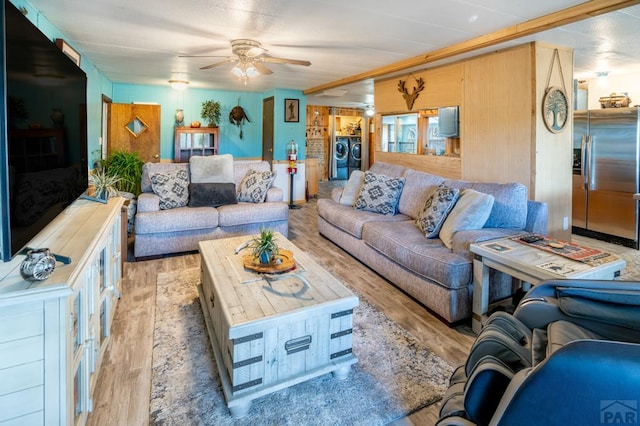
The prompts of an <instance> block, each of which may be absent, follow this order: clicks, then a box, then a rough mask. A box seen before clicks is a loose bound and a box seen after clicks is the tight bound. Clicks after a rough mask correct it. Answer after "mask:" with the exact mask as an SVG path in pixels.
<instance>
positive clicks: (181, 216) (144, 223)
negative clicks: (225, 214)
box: [135, 207, 218, 235]
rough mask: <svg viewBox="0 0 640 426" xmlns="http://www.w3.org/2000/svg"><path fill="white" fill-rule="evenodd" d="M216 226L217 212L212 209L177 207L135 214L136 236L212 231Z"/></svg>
mask: <svg viewBox="0 0 640 426" xmlns="http://www.w3.org/2000/svg"><path fill="white" fill-rule="evenodd" d="M217 226H218V211H217V209H215V208H213V207H177V208H175V209H173V210H171V214H167V213H166V212H162V211H157V212H147V213H141V212H138V213H137V214H136V224H135V229H136V234H140V235H142V234H155V233H159V232H180V231H192V230H202V229H214V228H216V227H217Z"/></svg>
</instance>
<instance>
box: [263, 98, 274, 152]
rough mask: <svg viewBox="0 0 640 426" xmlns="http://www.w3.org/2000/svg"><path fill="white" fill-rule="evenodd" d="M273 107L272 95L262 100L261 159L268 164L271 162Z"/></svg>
mask: <svg viewBox="0 0 640 426" xmlns="http://www.w3.org/2000/svg"><path fill="white" fill-rule="evenodd" d="M274 107H275V99H274V98H273V96H270V97H268V98H265V99H263V100H262V159H263V160H264V161H268V162H269V163H270V164H271V163H272V162H273V142H274V125H273V120H274V118H273V117H274Z"/></svg>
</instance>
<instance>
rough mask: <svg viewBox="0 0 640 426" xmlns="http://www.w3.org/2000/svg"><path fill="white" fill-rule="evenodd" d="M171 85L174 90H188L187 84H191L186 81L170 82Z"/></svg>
mask: <svg viewBox="0 0 640 426" xmlns="http://www.w3.org/2000/svg"><path fill="white" fill-rule="evenodd" d="M169 84H170V85H171V87H172V88H173V89H176V90H183V89H186V87H187V84H189V82H188V81H186V80H169Z"/></svg>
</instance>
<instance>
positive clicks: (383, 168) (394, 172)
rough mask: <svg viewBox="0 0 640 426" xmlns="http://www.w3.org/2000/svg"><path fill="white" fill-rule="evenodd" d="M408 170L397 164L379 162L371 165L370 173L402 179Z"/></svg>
mask: <svg viewBox="0 0 640 426" xmlns="http://www.w3.org/2000/svg"><path fill="white" fill-rule="evenodd" d="M407 170H408V169H407V168H406V167H404V166H399V165H397V164H391V163H385V162H382V161H377V162H375V163H373V164H372V165H371V167H370V168H369V171H371V172H373V173H377V174H380V175H386V176H391V177H402V176H404V174H405V172H406V171H407Z"/></svg>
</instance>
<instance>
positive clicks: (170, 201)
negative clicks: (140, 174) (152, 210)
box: [149, 169, 189, 210]
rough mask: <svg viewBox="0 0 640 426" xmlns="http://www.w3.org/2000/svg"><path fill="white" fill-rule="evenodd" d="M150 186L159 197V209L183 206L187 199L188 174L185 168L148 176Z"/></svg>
mask: <svg viewBox="0 0 640 426" xmlns="http://www.w3.org/2000/svg"><path fill="white" fill-rule="evenodd" d="M149 179H150V180H151V187H152V188H153V192H155V193H156V194H157V195H158V197H160V210H169V209H174V208H176V207H184V206H186V205H187V201H189V175H188V174H187V171H186V170H185V169H180V170H176V171H175V172H173V173H154V174H152V175H150V176H149Z"/></svg>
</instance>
